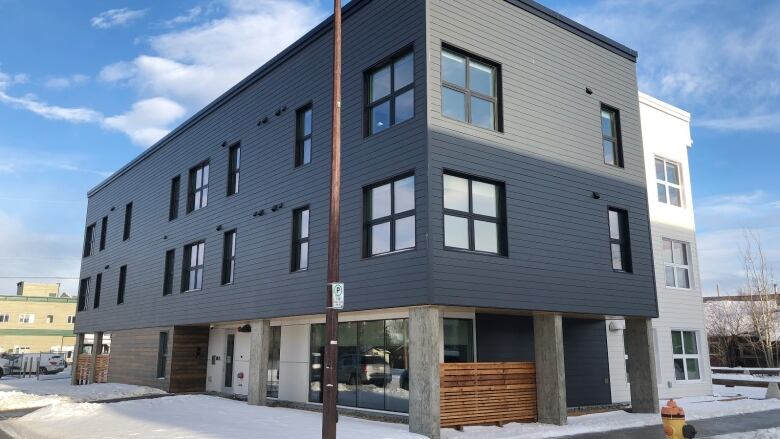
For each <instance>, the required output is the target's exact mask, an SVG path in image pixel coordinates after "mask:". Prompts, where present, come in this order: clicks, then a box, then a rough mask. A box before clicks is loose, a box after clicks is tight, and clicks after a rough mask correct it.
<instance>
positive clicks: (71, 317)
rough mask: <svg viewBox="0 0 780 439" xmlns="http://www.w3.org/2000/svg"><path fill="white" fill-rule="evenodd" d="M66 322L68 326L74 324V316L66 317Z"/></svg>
mask: <svg viewBox="0 0 780 439" xmlns="http://www.w3.org/2000/svg"><path fill="white" fill-rule="evenodd" d="M67 322H68V323H70V324H73V323H76V316H74V315H70V316H68V318H67Z"/></svg>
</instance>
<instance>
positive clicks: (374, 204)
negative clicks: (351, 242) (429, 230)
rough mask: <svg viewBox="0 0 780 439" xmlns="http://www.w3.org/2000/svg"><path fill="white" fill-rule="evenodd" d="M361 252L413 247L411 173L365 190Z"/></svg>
mask: <svg viewBox="0 0 780 439" xmlns="http://www.w3.org/2000/svg"><path fill="white" fill-rule="evenodd" d="M364 212H365V226H364V233H365V235H364V236H365V243H366V246H365V252H364V254H365V256H374V255H378V254H382V253H389V252H393V251H397V250H403V249H409V248H414V246H415V215H414V176H413V175H410V176H408V177H399V178H396V179H394V180H391V181H388V182H384V183H380V184H378V185H374V186H372V187H369V188H367V189H366V190H365V207H364Z"/></svg>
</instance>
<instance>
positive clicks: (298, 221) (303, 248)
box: [291, 206, 309, 271]
mask: <svg viewBox="0 0 780 439" xmlns="http://www.w3.org/2000/svg"><path fill="white" fill-rule="evenodd" d="M292 241H293V242H292V267H291V269H292V271H301V270H306V269H308V268H309V207H308V206H306V207H301V208H299V209H295V210H294V211H293V240H292Z"/></svg>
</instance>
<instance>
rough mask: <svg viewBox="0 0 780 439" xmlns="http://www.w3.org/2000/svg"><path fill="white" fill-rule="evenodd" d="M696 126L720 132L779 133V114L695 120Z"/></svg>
mask: <svg viewBox="0 0 780 439" xmlns="http://www.w3.org/2000/svg"><path fill="white" fill-rule="evenodd" d="M694 123H695V125H697V126H700V127H705V128H712V129H715V130H720V131H770V132H778V131H780V113H772V114H757V115H752V116H735V117H724V118H716V119H703V120H699V121H697V120H695V119H694Z"/></svg>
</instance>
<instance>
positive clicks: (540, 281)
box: [428, 0, 657, 316]
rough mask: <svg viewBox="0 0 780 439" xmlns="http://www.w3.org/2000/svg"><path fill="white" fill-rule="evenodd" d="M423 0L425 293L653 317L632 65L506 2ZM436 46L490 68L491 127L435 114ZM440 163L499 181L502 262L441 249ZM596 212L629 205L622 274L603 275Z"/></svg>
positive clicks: (600, 216)
mask: <svg viewBox="0 0 780 439" xmlns="http://www.w3.org/2000/svg"><path fill="white" fill-rule="evenodd" d="M428 3H429V31H428V32H429V34H428V59H429V62H430V64H429V72H428V74H429V78H428V84H429V89H430V93H429V112H430V113H429V124H430V127H429V129H430V140H429V156H430V157H429V160H430V162H429V173H430V174H429V180H430V189H429V190H430V194H431V199H430V223H429V228H430V247H431V251H432V258H431V260H432V261H433V264H432V267H431V282H432V294H433V301H434V302H436V303H441V304H452V305H470V306H493V307H499V308H520V309H529V310H550V311H563V312H579V313H594V314H616V315H636V316H655V315H657V309H656V308H657V307H656V300H655V291H654V285H653V278H652V255H651V246H650V237H649V230H648V217H647V215H648V213H647V196H646V191H645V184H646V183H645V179H644V161H643V153H642V138H641V132H640V122H639V112H638V100H637V84H636V70H635V67H636V66H635V64H634V63H633V62H631V61H630V60H628V59H626V58H624V57H623V56H620V55H618V54H616V53H614V52H612V51H609V50H607V49H605V48H603V47H600V46H598V45H596V44H593V43H592V42H590V41H587V40H585V39H583V38H581V37H580V36H578V35H575V34H574V33H572V32H569V31H567V30H565V29H562V28H561V27H559V26H556V25H554V24H552V23H550V22H549V21H546V20H544V19H542V18H539V17H538V16H536V15H533V14H531V13H529V12H527V11H525V10H523V9H521V8H519V7H517V6H515V5H513V4H511V3H509V2H504V1H493V0H477V1H472V0H446V1H444V0H429V1H428ZM442 43H446V44H450V45H453V46H456V47H458V48H461V49H463V50H466V51H468V52H471V53H473V54H475V55H478V56H481V57H484V58H487V59H491V60H494V61H495V62H496V63H499V64H500V68H501V75H502V83H501V88H502V90H503V114H504V123H503V126H504V130H503V132H495V131H491V130H485V129H482V128H476V127H472V126H470V125H467V124H465V123H462V122H458V121H454V120H450V119H447V118H444V117H443V116H442V114H441V91H440V84H441V81H440V50H441V46H442ZM586 87H590V88H591V89H592V90H593V94H592V95H588V94H586V93H585V88H586ZM600 102H604V103H605V104H608V105H610V106H613V107H616V108H618V109H619V110H620V118H621V123H622V137H623V149H624V158H625V169H620V168H614V167H610V166H607V165H605V164H604V161H603V155H602V147H601V131H600V120H599V117H600V116H599V114H600ZM443 170H453V171H459V172H464V173H468V174H473V175H475V176H480V177H484V178H489V179H493V180H498V181H501V182H504V183H505V185H506V194H507V195H506V198H507V200H506V202H507V220H508V241H509V255H508V257H494V256H485V255H477V254H469V253H465V252H455V251H447V250H444V246H443V216H442V172H443ZM594 191H595V192H598V193H600V194H601V198H600V199H598V200H596V199H594V198H593V197H592V193H593V192H594ZM607 206H615V207H620V208H624V209H626V210H628V214H629V220H630V231H631V250H632V253H633V266H634V273H633V274H626V273H617V272H613V271H612V268H611V259H610V248H609V241H608V239H609V231H608V225H607Z"/></svg>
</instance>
